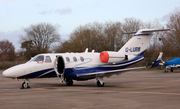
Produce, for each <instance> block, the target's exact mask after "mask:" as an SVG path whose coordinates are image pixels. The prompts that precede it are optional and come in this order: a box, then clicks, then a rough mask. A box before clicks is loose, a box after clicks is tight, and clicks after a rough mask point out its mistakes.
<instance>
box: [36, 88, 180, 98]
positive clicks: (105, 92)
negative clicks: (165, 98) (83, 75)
mask: <svg viewBox="0 0 180 109" xmlns="http://www.w3.org/2000/svg"><path fill="white" fill-rule="evenodd" d="M51 88H52V87H49V89H51ZM34 89H36V90H44V88H34ZM45 89H47V87H46V88H45ZM53 89H58V90H60V91H76V92H93V93H98V94H117V93H128V94H156V95H176V96H177V95H179V96H180V93H166V92H165V93H163V92H130V91H127V92H124V91H102V90H82V89H73V90H72V89H71V88H64V89H59V87H53Z"/></svg>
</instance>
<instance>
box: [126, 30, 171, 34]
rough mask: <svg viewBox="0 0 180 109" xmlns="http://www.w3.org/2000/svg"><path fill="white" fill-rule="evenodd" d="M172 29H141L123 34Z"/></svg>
mask: <svg viewBox="0 0 180 109" xmlns="http://www.w3.org/2000/svg"><path fill="white" fill-rule="evenodd" d="M169 30H171V29H159V30H156V29H142V30H140V31H134V32H127V33H123V34H135V33H148V32H159V31H169Z"/></svg>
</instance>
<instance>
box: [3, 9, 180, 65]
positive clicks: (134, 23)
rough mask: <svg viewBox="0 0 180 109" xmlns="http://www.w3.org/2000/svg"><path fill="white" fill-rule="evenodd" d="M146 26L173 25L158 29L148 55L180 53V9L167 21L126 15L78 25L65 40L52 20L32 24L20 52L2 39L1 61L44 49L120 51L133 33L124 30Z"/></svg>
mask: <svg viewBox="0 0 180 109" xmlns="http://www.w3.org/2000/svg"><path fill="white" fill-rule="evenodd" d="M144 28H150V29H163V28H170V29H172V31H168V32H157V33H154V36H153V38H152V40H151V42H150V44H149V46H148V49H147V50H146V52H145V54H144V56H145V57H153V56H156V55H157V54H158V53H159V52H160V51H162V52H163V53H164V54H163V56H165V57H180V12H177V13H174V14H172V15H171V17H170V19H169V21H167V23H166V25H161V24H160V23H159V22H158V21H156V22H151V21H149V22H143V21H141V20H140V19H135V18H125V19H124V20H123V21H122V22H120V21H116V22H113V21H107V22H105V23H99V22H93V23H88V24H85V25H81V26H78V27H77V28H75V29H74V30H73V31H72V33H71V34H70V37H69V39H68V40H65V41H62V40H61V38H60V33H59V31H58V28H57V27H55V26H53V25H52V24H50V23H39V24H35V25H30V26H29V27H27V28H25V29H24V34H21V36H20V39H19V42H20V44H21V49H20V50H18V51H17V52H15V50H14V49H15V48H14V46H13V44H12V42H9V41H8V40H2V41H0V62H4V61H24V60H29V59H30V58H31V57H33V56H35V55H37V54H40V53H49V52H55V53H63V52H83V51H84V50H85V49H86V48H88V49H89V51H92V50H95V51H96V52H101V51H118V50H119V49H120V48H121V47H122V46H123V45H124V44H125V43H126V42H127V41H128V40H129V39H130V38H131V37H132V36H133V34H123V33H126V32H134V31H138V30H139V29H144ZM55 43H56V44H55ZM54 44H55V45H54Z"/></svg>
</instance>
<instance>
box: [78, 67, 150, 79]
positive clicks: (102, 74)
mask: <svg viewBox="0 0 180 109" xmlns="http://www.w3.org/2000/svg"><path fill="white" fill-rule="evenodd" d="M144 68H147V67H146V66H144V67H135V68H126V69H118V70H109V71H100V72H93V73H84V74H77V77H82V78H83V77H90V76H92V77H98V76H101V77H108V78H109V77H110V76H112V75H114V74H116V75H119V74H121V73H122V72H126V71H130V70H138V69H144Z"/></svg>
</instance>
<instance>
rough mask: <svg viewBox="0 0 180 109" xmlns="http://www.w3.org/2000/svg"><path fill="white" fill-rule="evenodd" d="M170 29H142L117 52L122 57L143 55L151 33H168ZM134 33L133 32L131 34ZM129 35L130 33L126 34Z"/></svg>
mask: <svg viewBox="0 0 180 109" xmlns="http://www.w3.org/2000/svg"><path fill="white" fill-rule="evenodd" d="M168 30H170V29H161V30H156V29H142V30H139V31H138V32H136V34H135V35H134V36H133V37H132V38H131V39H130V40H129V41H128V42H127V43H126V44H125V45H124V46H123V47H122V48H121V49H120V50H119V51H118V52H120V53H122V54H123V55H135V56H136V55H143V53H144V51H145V50H146V48H147V46H148V44H149V42H150V40H151V38H152V36H153V32H158V31H168ZM131 33H135V32H131ZM127 34H130V33H127Z"/></svg>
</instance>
